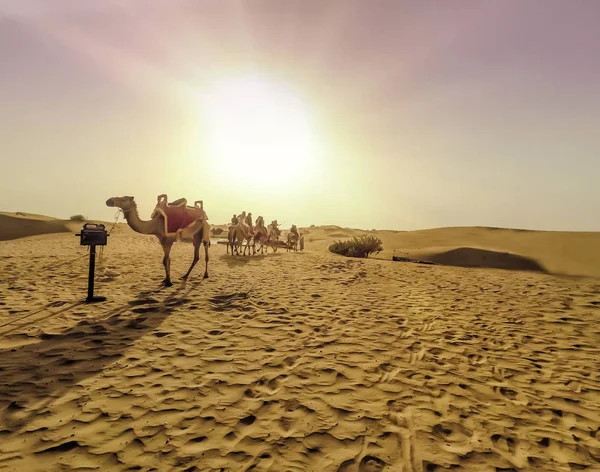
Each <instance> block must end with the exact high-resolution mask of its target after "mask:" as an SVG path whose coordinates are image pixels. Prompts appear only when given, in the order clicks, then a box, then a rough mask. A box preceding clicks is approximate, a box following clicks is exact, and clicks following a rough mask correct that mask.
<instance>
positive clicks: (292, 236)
mask: <svg viewBox="0 0 600 472" xmlns="http://www.w3.org/2000/svg"><path fill="white" fill-rule="evenodd" d="M299 239H300V235H299V234H298V228H296V225H292V227H291V228H290V232H289V233H288V235H287V245H288V247H287V250H288V252H289V251H290V249H293V250H294V252H296V251H298V241H299Z"/></svg>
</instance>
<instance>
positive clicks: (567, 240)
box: [306, 227, 600, 277]
mask: <svg viewBox="0 0 600 472" xmlns="http://www.w3.org/2000/svg"><path fill="white" fill-rule="evenodd" d="M307 229H308V232H309V234H308V235H307V236H306V238H307V241H312V244H313V245H315V246H317V247H319V248H320V249H325V248H326V247H327V246H328V245H329V244H331V241H332V240H335V239H346V238H348V237H351V236H353V235H359V234H371V235H375V236H377V237H379V238H380V239H381V240H382V241H383V246H384V248H385V251H384V252H383V253H382V254H381V256H380V257H382V258H385V259H391V257H392V254H393V250H394V249H396V250H398V251H400V252H404V253H408V254H409V255H410V256H411V257H412V258H415V259H422V260H426V261H432V262H436V263H440V264H447V265H454V266H459V267H461V266H462V267H471V266H478V267H490V268H499V267H504V268H507V269H517V270H518V269H521V270H540V268H543V269H544V270H546V271H548V272H549V273H553V274H562V275H578V276H591V277H600V233H598V232H588V233H585V232H567V231H563V232H560V231H525V230H518V229H498V228H483V227H465V228H438V229H428V230H421V231H362V230H350V229H346V230H342V229H341V228H338V227H334V228H331V227H327V228H324V227H317V228H307ZM332 233H338V234H339V236H337V234H336V236H332ZM465 248H466V249H465ZM486 251H491V252H492V253H490V252H486ZM493 253H495V254H493ZM519 259H521V260H520V261H519ZM538 266H539V267H538Z"/></svg>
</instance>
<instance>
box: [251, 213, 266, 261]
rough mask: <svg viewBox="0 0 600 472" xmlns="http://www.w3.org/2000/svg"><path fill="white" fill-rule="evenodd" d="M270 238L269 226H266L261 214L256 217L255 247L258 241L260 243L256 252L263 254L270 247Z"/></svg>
mask: <svg viewBox="0 0 600 472" xmlns="http://www.w3.org/2000/svg"><path fill="white" fill-rule="evenodd" d="M268 240H269V234H268V232H267V228H265V220H264V218H263V217H262V216H259V217H258V218H257V219H256V227H255V228H254V247H256V243H259V244H260V247H259V248H258V250H257V251H256V252H260V253H261V254H263V252H264V250H266V248H268V246H267V244H268Z"/></svg>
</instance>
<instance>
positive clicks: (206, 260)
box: [204, 241, 210, 279]
mask: <svg viewBox="0 0 600 472" xmlns="http://www.w3.org/2000/svg"><path fill="white" fill-rule="evenodd" d="M209 245H210V241H204V278H205V279H208V246H209Z"/></svg>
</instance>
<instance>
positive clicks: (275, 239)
mask: <svg viewBox="0 0 600 472" xmlns="http://www.w3.org/2000/svg"><path fill="white" fill-rule="evenodd" d="M278 225H279V224H278V223H277V220H273V221H271V224H270V225H269V226H268V228H267V247H268V246H271V248H272V249H273V252H277V248H279V236H280V234H281V231H280V230H279V228H278Z"/></svg>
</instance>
